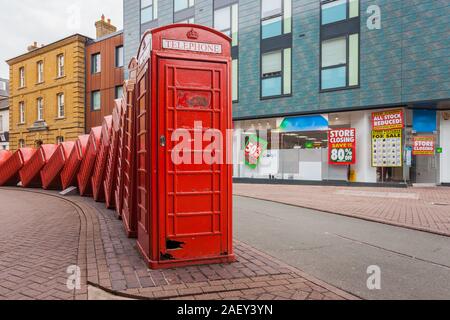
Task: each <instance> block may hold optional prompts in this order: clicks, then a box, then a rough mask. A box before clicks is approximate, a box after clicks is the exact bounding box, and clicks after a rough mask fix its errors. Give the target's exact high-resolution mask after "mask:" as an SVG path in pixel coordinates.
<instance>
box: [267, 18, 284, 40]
mask: <svg viewBox="0 0 450 320" xmlns="http://www.w3.org/2000/svg"><path fill="white" fill-rule="evenodd" d="M281 32H282V18H281V17H277V18H273V19H270V20H266V21H263V22H262V38H263V39H267V38H271V37H276V36H279V35H281Z"/></svg>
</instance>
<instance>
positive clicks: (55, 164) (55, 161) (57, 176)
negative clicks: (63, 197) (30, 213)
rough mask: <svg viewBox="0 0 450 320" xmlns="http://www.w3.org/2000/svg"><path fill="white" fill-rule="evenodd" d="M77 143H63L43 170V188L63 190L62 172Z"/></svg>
mask: <svg viewBox="0 0 450 320" xmlns="http://www.w3.org/2000/svg"><path fill="white" fill-rule="evenodd" d="M74 148H75V142H73V141H68V142H63V143H61V144H60V145H59V146H58V148H57V149H56V151H55V153H53V155H52V157H51V158H50V159H49V160H48V162H47V164H46V165H45V166H44V168H42V170H41V180H42V188H43V189H45V190H49V189H52V190H61V189H62V181H61V172H62V170H63V169H64V165H65V164H66V161H67V159H69V157H70V154H71V153H72V150H73V149H74Z"/></svg>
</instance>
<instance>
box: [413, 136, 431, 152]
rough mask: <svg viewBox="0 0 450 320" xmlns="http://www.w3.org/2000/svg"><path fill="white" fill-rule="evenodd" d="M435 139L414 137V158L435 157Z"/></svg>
mask: <svg viewBox="0 0 450 320" xmlns="http://www.w3.org/2000/svg"><path fill="white" fill-rule="evenodd" d="M435 148H436V145H435V139H434V137H433V136H427V137H414V142H413V155H414V156H434V153H435Z"/></svg>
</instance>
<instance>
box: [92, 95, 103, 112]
mask: <svg viewBox="0 0 450 320" xmlns="http://www.w3.org/2000/svg"><path fill="white" fill-rule="evenodd" d="M91 106H92V111H98V110H100V109H101V93H100V91H93V92H92V96H91Z"/></svg>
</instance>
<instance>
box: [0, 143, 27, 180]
mask: <svg viewBox="0 0 450 320" xmlns="http://www.w3.org/2000/svg"><path fill="white" fill-rule="evenodd" d="M35 152H36V149H32V148H21V149H19V150H17V151H16V152H14V154H13V155H12V156H10V157H9V158H8V159H7V160H6V161H5V162H4V163H3V164H2V165H1V166H0V186H14V187H15V186H16V185H17V184H18V183H19V181H20V176H19V171H20V169H22V168H23V166H24V165H26V164H27V163H28V161H29V160H30V159H31V157H32V156H33V155H34V154H35Z"/></svg>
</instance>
